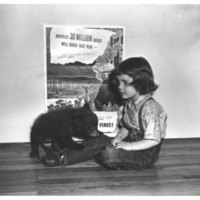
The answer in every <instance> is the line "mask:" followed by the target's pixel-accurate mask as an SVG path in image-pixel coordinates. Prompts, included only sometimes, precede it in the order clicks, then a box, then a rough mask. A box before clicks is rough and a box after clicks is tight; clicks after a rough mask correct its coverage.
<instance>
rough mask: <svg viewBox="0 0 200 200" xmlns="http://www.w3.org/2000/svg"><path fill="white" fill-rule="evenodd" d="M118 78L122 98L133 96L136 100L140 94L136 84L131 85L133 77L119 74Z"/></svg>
mask: <svg viewBox="0 0 200 200" xmlns="http://www.w3.org/2000/svg"><path fill="white" fill-rule="evenodd" d="M116 78H117V80H118V82H119V85H118V90H119V93H120V94H121V96H122V98H123V99H129V98H133V100H134V101H136V100H137V99H138V98H139V96H140V94H139V93H138V92H137V91H136V90H135V88H134V86H133V85H131V83H132V82H133V79H132V78H131V77H130V76H129V75H127V74H122V75H118V76H116Z"/></svg>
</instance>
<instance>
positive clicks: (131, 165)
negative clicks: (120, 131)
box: [95, 131, 163, 170]
mask: <svg viewBox="0 0 200 200" xmlns="http://www.w3.org/2000/svg"><path fill="white" fill-rule="evenodd" d="M143 136H144V135H143V134H142V133H141V132H139V131H138V132H135V131H130V133H129V135H128V137H127V138H125V141H127V142H134V141H140V140H142V139H143ZM111 139H112V138H110V140H111ZM162 142H163V139H162V140H161V142H160V143H159V144H158V145H156V146H154V147H152V148H149V149H146V150H138V151H127V150H124V149H116V148H115V147H114V146H113V145H111V144H109V145H106V147H105V149H103V150H101V152H100V153H98V154H97V155H96V156H95V161H96V162H97V163H99V164H100V165H102V166H103V167H105V168H107V169H113V170H116V169H126V170H127V169H136V170H141V169H145V168H150V167H152V166H153V165H154V163H155V162H156V161H157V160H158V156H159V152H160V148H161V145H162Z"/></svg>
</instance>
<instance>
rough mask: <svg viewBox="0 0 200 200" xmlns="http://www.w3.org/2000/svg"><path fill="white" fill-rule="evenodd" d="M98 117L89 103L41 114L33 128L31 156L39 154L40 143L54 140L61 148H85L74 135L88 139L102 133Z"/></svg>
mask: <svg viewBox="0 0 200 200" xmlns="http://www.w3.org/2000/svg"><path fill="white" fill-rule="evenodd" d="M97 127H98V118H97V116H96V115H95V114H94V113H93V112H92V111H91V109H90V107H89V105H88V104H85V105H84V106H83V107H82V108H65V109H60V110H56V111H50V112H47V113H44V114H41V115H40V116H39V117H38V118H37V119H36V120H35V122H34V123H33V126H32V128H31V134H30V140H31V149H32V151H31V153H30V157H35V156H38V145H39V144H40V143H45V142H49V141H50V142H53V143H56V144H58V145H59V147H60V148H61V149H63V148H70V149H77V150H80V149H83V148H84V147H83V145H82V144H80V143H78V142H76V141H74V140H73V137H75V138H79V139H82V140H88V139H91V138H94V137H97V136H99V135H101V134H102V133H101V132H99V131H98V130H97Z"/></svg>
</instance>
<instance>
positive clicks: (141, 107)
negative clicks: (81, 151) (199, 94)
mask: <svg viewBox="0 0 200 200" xmlns="http://www.w3.org/2000/svg"><path fill="white" fill-rule="evenodd" d="M110 86H111V89H112V90H113V91H114V92H119V93H120V94H121V97H122V98H123V100H124V104H123V112H122V118H121V121H120V122H119V128H120V129H119V132H118V133H117V135H116V137H115V138H113V139H112V140H111V144H110V145H107V146H106V148H105V150H102V151H101V152H100V153H99V154H98V155H97V156H96V161H97V162H98V163H100V164H101V165H103V166H104V167H106V168H108V169H118V168H119V169H144V168H148V167H151V166H152V165H153V164H154V163H155V162H156V161H157V159H158V154H159V151H160V147H161V144H162V141H163V139H164V137H165V131H166V119H167V115H166V113H165V111H164V109H163V107H162V106H161V105H160V104H159V103H158V102H157V101H156V100H155V99H153V98H152V95H153V93H154V91H156V89H157V88H158V86H157V85H156V84H155V83H154V75H153V72H152V69H151V66H150V64H149V63H148V62H147V60H146V59H144V58H142V57H135V58H129V59H127V60H125V61H123V62H121V63H120V65H119V67H117V68H116V69H114V70H113V71H112V73H111V75H110Z"/></svg>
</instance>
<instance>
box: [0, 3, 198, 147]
mask: <svg viewBox="0 0 200 200" xmlns="http://www.w3.org/2000/svg"><path fill="white" fill-rule="evenodd" d="M45 24H46V25H48V24H51V25H52V24H55V25H56V24H62V25H114V26H124V27H125V58H128V57H131V56H144V57H146V58H147V59H148V60H149V62H150V63H151V65H152V68H153V70H154V73H155V79H156V82H157V83H158V84H159V85H160V87H159V89H158V91H157V92H156V94H155V98H157V100H158V101H160V103H161V104H162V105H163V106H164V107H165V109H166V111H167V113H168V128H167V138H190V137H199V136H200V133H199V124H200V115H199V112H200V91H199V80H200V29H199V27H200V6H199V5H175V4H174V5H133V4H132V5H108V4H107V5H101V4H100V5H79V4H76V5H72V4H71V5H67V4H65V5H19V4H18V5H3V4H1V5H0V71H1V73H0V94H1V98H0V99H1V102H0V143H5V142H29V133H30V127H31V125H32V123H33V120H34V119H35V117H36V116H37V115H38V114H40V113H41V112H43V111H44V110H45V86H44V85H45V84H44V82H45V73H44V71H45V70H44V69H45V54H44V33H43V26H44V25H45Z"/></svg>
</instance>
